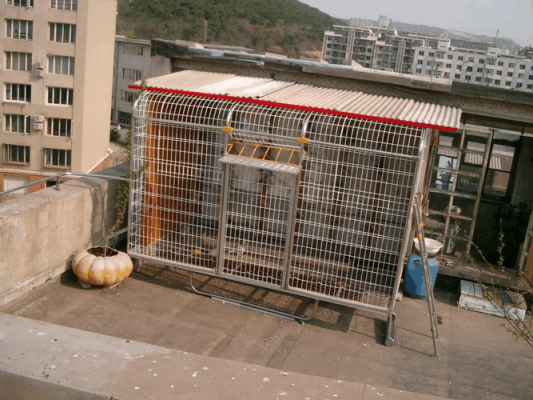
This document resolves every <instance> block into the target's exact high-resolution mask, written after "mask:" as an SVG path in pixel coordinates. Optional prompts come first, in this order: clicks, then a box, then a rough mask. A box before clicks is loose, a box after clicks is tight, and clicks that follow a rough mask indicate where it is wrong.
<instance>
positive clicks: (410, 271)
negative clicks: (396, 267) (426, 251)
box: [405, 254, 439, 299]
mask: <svg viewBox="0 0 533 400" xmlns="http://www.w3.org/2000/svg"><path fill="white" fill-rule="evenodd" d="M428 265H429V273H430V275H431V283H432V284H433V286H435V280H436V279H437V272H438V270H439V261H438V260H437V259H436V258H428ZM405 291H406V294H407V295H408V296H410V297H414V298H415V299H423V298H425V297H426V285H425V283H424V271H422V260H421V259H420V256H419V255H417V254H412V255H411V256H409V260H408V261H407V270H406V271H405Z"/></svg>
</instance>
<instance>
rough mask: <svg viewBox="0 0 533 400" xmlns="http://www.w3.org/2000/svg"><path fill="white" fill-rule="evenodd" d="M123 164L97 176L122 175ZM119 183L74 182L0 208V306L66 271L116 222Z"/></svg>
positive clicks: (92, 179) (98, 242)
mask: <svg viewBox="0 0 533 400" xmlns="http://www.w3.org/2000/svg"><path fill="white" fill-rule="evenodd" d="M125 172H126V171H125V166H117V167H115V168H112V169H108V170H106V171H104V172H102V173H101V174H103V175H110V176H121V175H122V174H124V173H125ZM117 183H118V181H116V180H109V181H108V180H107V179H103V178H79V179H73V180H71V181H69V182H66V183H63V184H61V190H57V189H56V188H48V189H45V190H41V191H39V192H35V193H31V194H28V195H26V196H22V197H17V198H15V199H12V200H9V201H6V202H4V203H1V204H0V306H1V305H4V304H6V303H8V302H10V301H12V300H14V299H15V298H17V297H18V296H20V295H22V294H23V293H25V292H27V291H29V290H31V289H32V288H34V287H36V286H39V285H40V284H42V283H44V282H46V281H47V280H49V279H51V278H53V277H55V276H57V275H59V274H61V273H62V272H64V271H66V270H68V269H69V268H70V260H71V258H72V256H73V255H74V254H75V253H76V252H77V251H79V250H81V249H83V248H87V247H89V246H90V245H98V244H101V243H102V241H103V235H104V233H105V230H106V229H107V228H109V227H110V226H112V225H113V223H114V221H115V220H116V216H117V212H116V211H117V210H116V209H115V208H114V205H115V197H116V185H117Z"/></svg>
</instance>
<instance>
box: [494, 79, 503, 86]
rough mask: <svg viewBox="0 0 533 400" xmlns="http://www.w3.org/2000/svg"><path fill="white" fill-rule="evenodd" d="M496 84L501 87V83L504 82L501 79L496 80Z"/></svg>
mask: <svg viewBox="0 0 533 400" xmlns="http://www.w3.org/2000/svg"><path fill="white" fill-rule="evenodd" d="M494 83H495V84H496V85H499V84H500V83H502V81H500V80H499V79H496V80H495V81H494Z"/></svg>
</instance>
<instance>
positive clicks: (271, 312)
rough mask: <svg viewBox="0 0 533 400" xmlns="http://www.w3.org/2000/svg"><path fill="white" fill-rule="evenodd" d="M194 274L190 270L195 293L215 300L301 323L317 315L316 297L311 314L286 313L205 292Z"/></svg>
mask: <svg viewBox="0 0 533 400" xmlns="http://www.w3.org/2000/svg"><path fill="white" fill-rule="evenodd" d="M192 275H193V273H192V272H189V277H190V284H191V288H192V290H194V292H195V293H197V294H200V295H202V296H206V297H209V298H211V299H213V300H216V301H221V302H223V303H228V304H232V305H234V306H239V307H243V308H246V309H248V310H253V311H259V312H262V313H264V314H268V315H272V316H274V317H280V318H284V319H288V320H292V321H297V322H299V323H301V324H304V323H306V322H307V321H309V320H310V319H312V318H313V317H314V316H315V314H316V310H317V309H318V300H316V299H315V303H314V305H313V311H312V312H311V315H309V316H304V315H297V314H291V313H285V312H283V311H277V310H272V309H271V308H267V307H262V306H259V305H256V304H252V303H248V302H246V301H240V300H235V299H232V298H230V297H224V296H219V295H217V294H214V293H209V292H204V291H202V290H199V289H197V288H196V287H195V286H194V282H193V277H192Z"/></svg>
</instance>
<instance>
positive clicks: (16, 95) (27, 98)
mask: <svg viewBox="0 0 533 400" xmlns="http://www.w3.org/2000/svg"><path fill="white" fill-rule="evenodd" d="M5 87H6V100H9V101H21V102H24V103H31V85H23V84H20V83H6V86H5Z"/></svg>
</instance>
